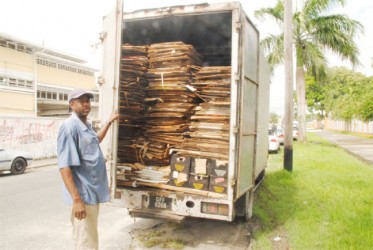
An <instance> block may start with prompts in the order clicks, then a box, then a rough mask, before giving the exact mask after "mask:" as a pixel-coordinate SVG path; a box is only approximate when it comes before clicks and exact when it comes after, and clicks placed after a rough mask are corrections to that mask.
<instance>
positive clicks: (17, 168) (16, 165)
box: [10, 157, 27, 174]
mask: <svg viewBox="0 0 373 250" xmlns="http://www.w3.org/2000/svg"><path fill="white" fill-rule="evenodd" d="M26 166H27V163H26V161H25V160H24V159H22V158H20V157H18V158H15V159H14V160H13V163H12V167H11V168H10V172H11V173H12V174H23V173H24V172H25V169H26Z"/></svg>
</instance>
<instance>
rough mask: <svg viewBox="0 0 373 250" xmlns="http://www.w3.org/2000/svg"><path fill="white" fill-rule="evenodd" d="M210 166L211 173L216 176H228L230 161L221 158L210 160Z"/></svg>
mask: <svg viewBox="0 0 373 250" xmlns="http://www.w3.org/2000/svg"><path fill="white" fill-rule="evenodd" d="M207 165H208V168H209V169H210V175H211V176H215V177H227V176H228V161H220V160H208V162H207Z"/></svg>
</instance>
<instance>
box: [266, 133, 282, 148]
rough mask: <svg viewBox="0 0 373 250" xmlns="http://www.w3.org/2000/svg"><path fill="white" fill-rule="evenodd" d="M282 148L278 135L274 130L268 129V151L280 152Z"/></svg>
mask: <svg viewBox="0 0 373 250" xmlns="http://www.w3.org/2000/svg"><path fill="white" fill-rule="evenodd" d="M279 150H280V141H279V139H278V137H277V135H276V133H274V132H273V131H272V129H268V152H274V153H278V151H279Z"/></svg>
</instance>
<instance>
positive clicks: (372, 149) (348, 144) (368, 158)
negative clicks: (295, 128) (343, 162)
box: [316, 131, 373, 165]
mask: <svg viewBox="0 0 373 250" xmlns="http://www.w3.org/2000/svg"><path fill="white" fill-rule="evenodd" d="M316 134H317V135H318V136H320V137H321V138H323V139H325V140H328V141H329V142H331V143H334V144H336V145H338V146H339V147H341V148H343V149H344V150H346V151H347V152H349V153H351V154H352V155H353V156H355V157H357V158H359V159H360V160H362V161H364V162H366V163H368V164H371V165H373V139H368V138H362V137H358V136H353V135H346V134H342V133H336V132H331V131H318V132H316Z"/></svg>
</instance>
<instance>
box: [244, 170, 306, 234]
mask: <svg viewBox="0 0 373 250" xmlns="http://www.w3.org/2000/svg"><path fill="white" fill-rule="evenodd" d="M296 175H297V174H296V173H294V172H293V173H290V172H288V171H286V170H279V171H276V172H270V173H267V174H266V177H265V179H264V181H263V182H262V183H261V185H260V186H259V187H258V189H257V190H256V193H255V202H254V212H253V218H252V221H251V223H250V224H251V227H252V231H253V235H254V238H258V237H261V235H263V234H268V233H271V232H278V230H279V228H280V229H283V225H284V224H285V223H286V221H287V220H289V219H291V218H292V215H293V214H294V213H295V212H296V211H295V208H296V207H299V206H298V204H295V203H297V202H298V201H297V200H296V199H295V197H296V194H297V187H296V181H295V180H296ZM282 234H284V232H282ZM285 234H286V232H285ZM273 236H274V237H275V235H273ZM282 236H283V237H284V235H282Z"/></svg>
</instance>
